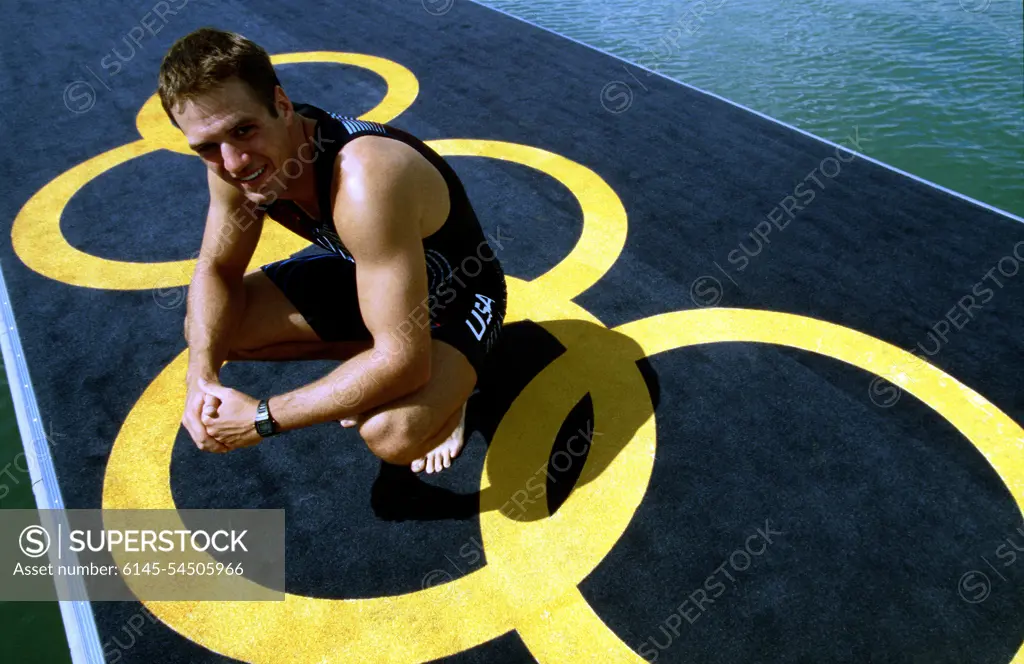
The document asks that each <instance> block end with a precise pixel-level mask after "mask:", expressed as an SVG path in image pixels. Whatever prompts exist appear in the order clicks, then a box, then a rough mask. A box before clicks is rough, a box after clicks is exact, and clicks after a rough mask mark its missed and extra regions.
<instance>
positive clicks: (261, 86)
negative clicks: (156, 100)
mask: <svg viewBox="0 0 1024 664" xmlns="http://www.w3.org/2000/svg"><path fill="white" fill-rule="evenodd" d="M234 76H237V77H238V78H239V79H241V80H242V81H243V82H244V83H245V84H246V85H248V86H249V88H250V89H251V90H252V92H253V94H254V96H255V97H256V99H258V100H259V101H260V102H261V103H262V104H264V105H265V106H266V107H267V110H268V111H270V115H271V116H272V117H275V118H276V117H277V109H276V108H275V107H274V88H275V87H276V86H278V85H281V83H280V81H278V80H277V73H276V72H275V71H274V66H273V65H272V64H271V63H270V56H269V55H268V54H267V52H266V51H265V50H263V48H261V47H260V46H259V45H257V44H255V43H254V42H251V41H249V40H248V39H246V38H245V37H243V36H242V35H240V34H238V33H235V32H225V31H223V30H218V29H216V28H199V29H198V30H196V31H195V32H192V33H190V34H188V35H185V36H184V37H182V38H181V39H179V40H178V41H176V42H174V44H173V45H172V46H171V48H170V50H168V51H167V55H165V56H164V59H163V62H162V63H161V64H160V76H159V82H158V87H157V93H158V94H159V95H160V103H161V104H163V107H164V111H166V113H167V117H168V118H170V120H171V124H173V125H174V126H175V127H177V126H178V123H177V122H175V121H174V116H173V115H171V109H172V108H175V107H177V106H178V105H180V104H183V103H185V102H186V101H189V100H191V99H194V98H195V97H198V96H199V95H202V94H205V93H207V92H209V91H210V90H213V89H215V88H216V87H217V86H219V85H220V84H222V83H223V82H224V81H226V80H228V79H229V78H231V77H234Z"/></svg>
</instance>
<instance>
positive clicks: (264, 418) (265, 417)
mask: <svg viewBox="0 0 1024 664" xmlns="http://www.w3.org/2000/svg"><path fill="white" fill-rule="evenodd" d="M276 425H277V422H275V421H274V418H273V416H272V415H271V414H270V406H269V405H268V404H267V400H266V399H263V400H262V401H260V403H259V405H258V406H256V433H258V434H259V435H261V436H263V437H264V438H267V437H269V436H273V435H274V434H276V433H277V426H276Z"/></svg>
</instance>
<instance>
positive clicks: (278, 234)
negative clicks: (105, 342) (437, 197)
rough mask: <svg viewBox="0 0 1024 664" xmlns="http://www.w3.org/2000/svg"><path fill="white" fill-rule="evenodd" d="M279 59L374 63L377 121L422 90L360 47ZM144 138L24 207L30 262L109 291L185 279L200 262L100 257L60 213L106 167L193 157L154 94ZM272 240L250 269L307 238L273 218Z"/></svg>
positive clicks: (70, 173) (20, 249)
mask: <svg viewBox="0 0 1024 664" xmlns="http://www.w3.org/2000/svg"><path fill="white" fill-rule="evenodd" d="M271 61H272V62H273V63H274V64H275V65H288V64H295V63H310V62H316V63H324V62H326V63H336V64H345V65H351V66H355V67H360V68H363V69H368V70H370V71H372V72H374V73H376V74H377V75H378V76H380V77H381V78H383V79H384V82H385V83H386V84H387V93H386V94H385V96H384V99H383V100H382V101H381V102H380V103H379V104H378V105H377V106H375V107H374V108H373V109H372V110H370V111H369V112H367V113H365V114H363V115H362V116H360V117H361V118H362V119H364V120H371V121H374V122H384V123H386V122H390V121H391V120H393V119H394V118H395V117H397V116H398V115H400V114H401V113H402V112H404V111H405V110H406V109H407V108H409V107H410V106H411V105H412V103H413V102H414V101H415V100H416V97H417V96H418V95H419V81H418V80H417V79H416V76H415V75H414V74H413V73H412V72H411V71H409V70H408V69H406V68H405V67H403V66H401V65H399V64H398V63H395V62H392V61H391V60H387V59H384V58H378V57H375V56H370V55H362V54H359V53H336V52H333V51H313V52H309V53H290V54H284V55H275V56H273V57H271ZM136 127H137V128H138V131H139V134H140V135H141V136H142V138H141V139H140V140H137V141H134V142H132V143H127V144H125V145H122V146H120V147H117V148H114V149H112V150H108V151H107V152H104V153H103V154H101V155H98V156H96V157H93V158H92V159H88V160H86V161H84V162H82V163H81V164H78V165H77V166H74V167H73V168H71V169H69V170H67V171H65V172H64V173H62V174H61V175H59V176H58V177H56V178H54V179H53V180H51V181H50V182H49V183H48V184H47V185H46V186H44V187H43V188H42V189H40V190H39V191H38V192H36V194H35V195H34V196H32V198H30V199H29V201H28V202H27V203H25V205H23V206H22V208H21V210H20V211H19V212H18V216H17V217H15V219H14V225H13V227H12V228H11V243H12V245H13V247H14V252H15V253H16V254H17V255H18V257H19V258H20V259H21V260H22V262H23V263H25V265H27V266H28V267H29V268H31V269H33V270H35V271H36V272H38V273H40V274H42V275H43V276H46V277H49V278H51V279H53V280H55V281H60V282H63V283H66V284H71V285H72V286H83V287H86V288H102V289H106V290H145V289H151V288H171V287H174V286H184V285H187V284H188V283H189V282H190V281H191V279H192V273H193V272H194V271H195V267H196V260H195V259H190V260H182V261H170V262H162V263H136V262H131V261H115V260H107V259H103V258H99V257H97V256H93V255H91V254H87V253H85V252H83V251H80V250H78V249H76V248H74V247H72V246H71V245H70V244H69V243H68V241H67V238H65V237H64V234H63V233H62V232H61V229H60V220H61V215H62V214H63V213H64V209H65V208H66V207H67V204H68V202H70V200H71V197H72V196H74V195H75V193H76V192H78V190H79V189H82V188H83V187H85V186H86V185H87V184H89V183H90V182H91V181H92V180H94V179H95V178H97V177H99V176H100V175H102V174H103V173H105V172H106V171H108V170H110V169H112V168H114V167H116V166H119V165H121V164H123V163H125V162H127V161H129V160H131V159H135V158H136V157H142V156H145V155H147V154H149V153H151V152H155V151H157V150H161V149H163V150H169V151H171V152H178V153H181V154H186V155H189V156H193V157H194V156H195V154H194V153H193V152H192V151H191V150H190V149H189V148H188V144H187V143H186V142H185V139H184V137H183V136H182V135H181V132H179V131H178V130H177V129H175V128H174V126H173V125H172V124H171V123H170V121H169V120H168V119H167V116H166V115H165V114H164V111H163V107H161V105H160V99H159V98H158V97H157V95H156V94H154V95H152V96H151V97H150V98H149V99H148V100H147V101H146V103H145V104H143V106H142V109H141V110H140V111H139V113H138V115H137V117H136ZM263 233H264V234H265V235H266V237H265V239H266V242H260V246H259V248H258V249H257V250H256V255H254V256H253V257H252V260H251V261H250V263H249V269H252V268H253V267H258V266H259V265H263V264H265V263H271V262H274V261H276V260H280V259H282V258H287V257H288V256H291V255H292V254H294V253H295V252H297V251H300V250H301V249H303V248H304V247H306V246H307V245H308V243H307V242H306V241H305V240H303V239H302V238H300V237H299V236H297V235H295V234H294V233H292V232H290V231H288V230H287V229H285V228H284V227H282V226H280V225H279V224H267V225H266V226H265V228H264V230H263Z"/></svg>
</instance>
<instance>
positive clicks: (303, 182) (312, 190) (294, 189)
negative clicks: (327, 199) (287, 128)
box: [282, 114, 320, 219]
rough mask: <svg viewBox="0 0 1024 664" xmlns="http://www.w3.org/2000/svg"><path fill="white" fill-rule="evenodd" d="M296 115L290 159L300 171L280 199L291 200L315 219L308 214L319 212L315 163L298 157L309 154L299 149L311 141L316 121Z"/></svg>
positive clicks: (288, 181) (306, 150)
mask: <svg viewBox="0 0 1024 664" xmlns="http://www.w3.org/2000/svg"><path fill="white" fill-rule="evenodd" d="M296 115H297V116H298V118H299V122H298V123H297V124H296V136H295V141H296V142H295V150H294V154H293V155H292V157H293V158H294V159H295V160H296V161H298V163H299V165H300V166H301V170H300V171H299V176H298V177H297V178H295V179H294V180H287V183H288V189H287V190H286V191H285V195H284V196H283V197H282V198H287V199H289V200H291V201H292V202H293V203H295V204H296V205H298V206H299V208H301V209H302V210H303V211H304V212H305V213H306V214H307V215H309V216H310V217H313V218H314V219H316V218H317V215H314V214H310V213H311V212H319V211H320V210H319V205H318V200H317V191H316V170H315V169H314V165H315V164H316V161H315V160H314V161H312V162H306V161H304V160H302V159H300V158H299V156H300V155H302V154H307V153H308V152H309V150H308V149H305V150H302V149H301V148H302V146H304V145H308V144H310V143H311V142H312V141H313V132H314V131H315V129H316V120H313V119H312V118H307V117H305V116H303V115H299V114H296ZM289 170H290V169H289Z"/></svg>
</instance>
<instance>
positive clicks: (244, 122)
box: [188, 116, 256, 151]
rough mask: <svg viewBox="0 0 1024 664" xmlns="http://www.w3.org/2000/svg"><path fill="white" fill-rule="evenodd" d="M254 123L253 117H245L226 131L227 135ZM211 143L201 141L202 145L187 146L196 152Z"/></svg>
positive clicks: (190, 144)
mask: <svg viewBox="0 0 1024 664" xmlns="http://www.w3.org/2000/svg"><path fill="white" fill-rule="evenodd" d="M255 122H256V118H255V117H253V116H245V117H243V118H241V119H240V120H239V121H238V122H236V123H235V124H233V125H232V126H231V128H230V129H228V131H227V133H228V134H230V133H231V132H233V131H234V130H236V129H238V128H239V127H241V126H243V125H247V124H255ZM211 143H212V141H203V142H202V143H196V144H192V143H189V144H188V146H189V147H190V148H192V149H193V150H195V151H198V150H199V148H201V147H204V146H207V145H210V144H211Z"/></svg>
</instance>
